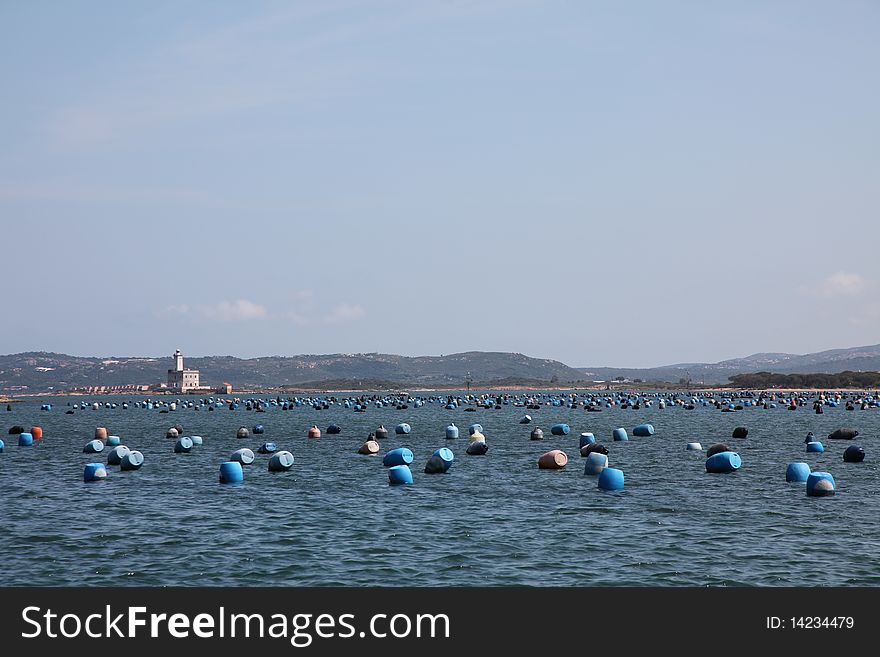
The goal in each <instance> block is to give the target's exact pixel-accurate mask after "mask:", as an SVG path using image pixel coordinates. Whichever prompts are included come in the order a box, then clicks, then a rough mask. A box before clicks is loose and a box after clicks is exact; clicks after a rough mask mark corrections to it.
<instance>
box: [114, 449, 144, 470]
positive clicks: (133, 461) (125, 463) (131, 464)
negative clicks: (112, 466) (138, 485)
mask: <svg viewBox="0 0 880 657" xmlns="http://www.w3.org/2000/svg"><path fill="white" fill-rule="evenodd" d="M143 464H144V455H143V454H141V453H140V452H139V451H137V450H132V451H130V452H129V453H128V454H126V455H125V456H123V457H122V461H121V462H120V463H119V465H120V466H121V468H122V469H123V470H138V469H140V467H141V466H142V465H143Z"/></svg>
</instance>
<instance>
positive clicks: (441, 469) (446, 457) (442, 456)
mask: <svg viewBox="0 0 880 657" xmlns="http://www.w3.org/2000/svg"><path fill="white" fill-rule="evenodd" d="M454 460H455V456H454V455H453V454H452V450H451V449H447V448H446V447H441V448H440V449H438V450H435V451H434V453H433V454H431V458H429V459H428V462H427V463H426V464H425V472H426V473H427V474H443V473H445V472H447V471H448V470H449V466H451V465H452V461H454Z"/></svg>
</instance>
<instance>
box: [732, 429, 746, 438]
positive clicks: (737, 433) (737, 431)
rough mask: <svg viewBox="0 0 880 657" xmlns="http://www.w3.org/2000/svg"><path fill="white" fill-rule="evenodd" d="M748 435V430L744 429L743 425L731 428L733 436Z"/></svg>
mask: <svg viewBox="0 0 880 657" xmlns="http://www.w3.org/2000/svg"><path fill="white" fill-rule="evenodd" d="M748 435H749V430H748V429H746V428H745V427H737V428H736V429H734V430H733V437H734V438H745V437H746V436H748Z"/></svg>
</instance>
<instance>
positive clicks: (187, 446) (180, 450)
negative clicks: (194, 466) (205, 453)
mask: <svg viewBox="0 0 880 657" xmlns="http://www.w3.org/2000/svg"><path fill="white" fill-rule="evenodd" d="M192 448H193V441H192V440H190V438H189V436H181V437H180V438H178V439H177V441H176V442H175V443H174V453H175V454H188V453H189V452H191V451H192Z"/></svg>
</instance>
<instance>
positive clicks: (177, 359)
mask: <svg viewBox="0 0 880 657" xmlns="http://www.w3.org/2000/svg"><path fill="white" fill-rule="evenodd" d="M200 387H201V386H200V385H199V371H198V370H188V369H184V367H183V354H182V353H181V352H180V349H178V350H177V351H175V352H174V369H172V370H168V388H169V389H170V390H171V391H172V392H179V393H185V392H189V391H190V390H195V389H198V388H200Z"/></svg>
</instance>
